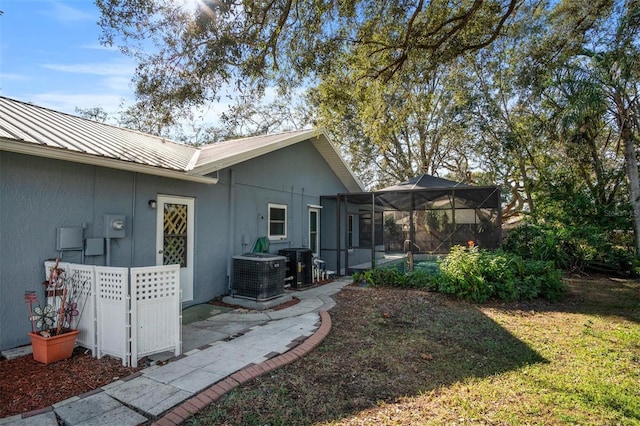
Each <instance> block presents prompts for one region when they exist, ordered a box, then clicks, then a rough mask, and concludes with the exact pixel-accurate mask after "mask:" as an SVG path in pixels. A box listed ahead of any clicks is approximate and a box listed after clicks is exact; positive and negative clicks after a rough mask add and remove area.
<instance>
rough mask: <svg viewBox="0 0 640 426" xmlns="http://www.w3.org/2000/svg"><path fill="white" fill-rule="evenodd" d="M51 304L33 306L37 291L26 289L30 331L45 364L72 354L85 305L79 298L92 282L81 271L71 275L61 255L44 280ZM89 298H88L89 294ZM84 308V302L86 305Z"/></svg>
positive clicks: (35, 355) (37, 356) (39, 358)
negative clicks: (79, 273) (61, 266)
mask: <svg viewBox="0 0 640 426" xmlns="http://www.w3.org/2000/svg"><path fill="white" fill-rule="evenodd" d="M43 285H44V286H45V297H46V299H47V302H48V303H47V304H45V305H44V306H42V305H37V306H35V307H34V306H33V303H34V302H37V296H36V294H35V292H27V293H25V301H26V302H27V303H28V304H29V320H30V321H31V328H32V331H31V332H30V333H29V337H30V338H31V347H32V348H33V358H34V359H35V360H36V361H39V362H42V363H44V364H49V363H52V362H55V361H60V360H62V359H66V358H70V357H71V355H72V353H73V348H74V347H75V344H76V338H77V336H78V333H80V331H79V330H77V329H75V328H74V325H76V324H77V323H78V321H79V319H80V315H81V314H82V310H83V309H78V303H79V299H81V298H82V296H83V295H85V294H86V290H87V288H86V287H87V286H88V285H89V282H88V281H87V280H84V281H83V280H81V279H80V277H79V276H78V274H72V275H71V276H68V275H67V273H66V271H65V270H64V269H62V268H60V267H59V259H56V263H55V265H54V266H53V267H52V268H51V270H50V271H49V279H48V280H46V281H44V282H43ZM85 300H86V298H85ZM82 308H84V306H83V307H82Z"/></svg>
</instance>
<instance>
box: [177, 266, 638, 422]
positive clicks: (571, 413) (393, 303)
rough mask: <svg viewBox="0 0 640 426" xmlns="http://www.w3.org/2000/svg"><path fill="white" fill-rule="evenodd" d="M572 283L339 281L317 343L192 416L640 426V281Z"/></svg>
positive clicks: (203, 418) (241, 419)
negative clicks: (475, 289)
mask: <svg viewBox="0 0 640 426" xmlns="http://www.w3.org/2000/svg"><path fill="white" fill-rule="evenodd" d="M568 287H569V294H568V296H567V297H566V298H565V299H564V300H563V301H561V302H556V303H553V302H549V301H544V300H534V301H531V302H512V303H504V302H500V303H491V304H487V305H482V306H476V305H472V304H469V303H467V302H462V301H455V300H452V299H450V298H448V297H446V296H444V295H441V294H436V293H429V292H423V291H417V290H399V289H390V288H365V289H361V288H348V289H344V290H343V291H342V292H341V293H339V294H338V295H336V296H335V297H336V299H337V305H336V307H335V308H333V309H332V310H331V311H330V314H331V317H332V321H333V328H332V330H331V333H330V334H329V336H328V337H327V339H326V340H325V341H324V342H323V343H322V344H321V345H320V346H319V347H318V348H317V349H316V350H315V351H313V352H312V353H310V354H309V355H308V356H306V357H305V358H303V359H301V360H299V361H297V362H295V363H293V364H290V365H287V366H285V367H283V368H281V369H278V370H276V371H274V372H272V373H271V374H270V375H267V376H263V377H260V378H258V379H256V380H254V381H252V382H250V383H247V384H246V385H244V386H242V387H240V388H238V389H236V390H234V391H232V392H230V393H229V394H227V395H226V396H225V397H223V398H222V399H221V400H220V401H218V402H217V403H215V404H213V405H212V406H211V407H210V408H209V409H208V410H206V411H205V412H202V413H200V414H199V415H197V416H196V417H195V418H193V419H192V420H190V421H189V422H188V424H191V425H209V424H227V425H265V424H268V425H271V426H275V425H292V424H296V425H307V424H327V425H355V424H358V425H360V424H388V425H399V424H421V425H422V424H453V423H455V424H541V425H542V424H545V425H548V424H595V425H609V424H622V425H635V424H640V387H639V386H638V383H640V282H639V281H620V280H619V281H613V280H609V279H608V278H603V279H598V280H568Z"/></svg>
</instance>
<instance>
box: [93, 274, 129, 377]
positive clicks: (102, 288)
mask: <svg viewBox="0 0 640 426" xmlns="http://www.w3.org/2000/svg"><path fill="white" fill-rule="evenodd" d="M95 274H96V289H97V290H96V305H97V316H96V324H97V347H98V352H97V356H98V358H102V356H103V355H112V356H115V357H118V358H121V359H122V365H124V366H128V365H129V364H130V359H129V357H130V354H131V352H130V350H129V336H130V330H129V327H130V324H129V300H130V297H129V288H128V287H129V281H128V279H129V270H128V269H127V268H113V267H106V266H96V267H95Z"/></svg>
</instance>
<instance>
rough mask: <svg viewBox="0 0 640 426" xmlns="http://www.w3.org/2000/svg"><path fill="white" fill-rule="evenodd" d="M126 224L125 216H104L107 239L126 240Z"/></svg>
mask: <svg viewBox="0 0 640 426" xmlns="http://www.w3.org/2000/svg"><path fill="white" fill-rule="evenodd" d="M125 229H126V222H125V216H124V215H123V214H105V215H104V236H105V238H124V237H125Z"/></svg>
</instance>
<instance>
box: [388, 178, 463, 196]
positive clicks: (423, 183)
mask: <svg viewBox="0 0 640 426" xmlns="http://www.w3.org/2000/svg"><path fill="white" fill-rule="evenodd" d="M440 188H472V187H471V186H470V185H467V184H464V183H460V182H454V181H452V180H448V179H442V178H439V177H436V176H431V175H427V174H422V175H420V176H416V177H414V178H411V179H409V180H407V181H405V182H401V183H398V184H395V185H393V186H388V187H386V188H383V189H380V191H385V192H386V191H411V190H420V189H440Z"/></svg>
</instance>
